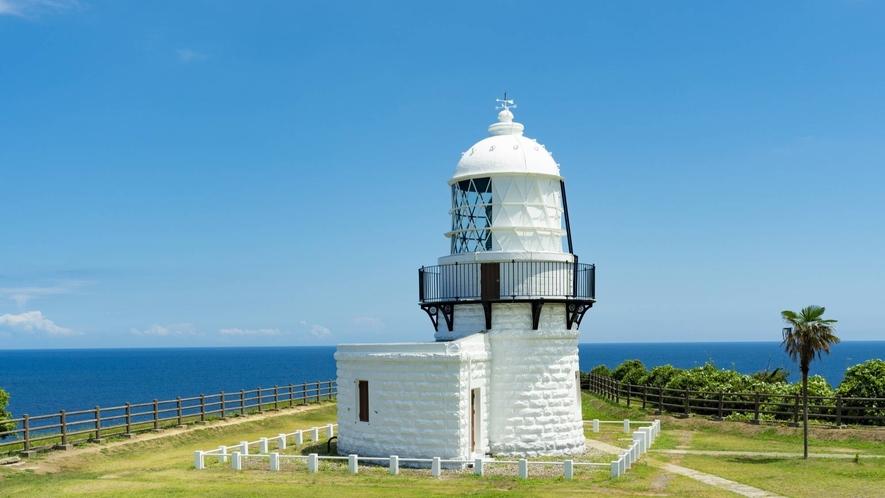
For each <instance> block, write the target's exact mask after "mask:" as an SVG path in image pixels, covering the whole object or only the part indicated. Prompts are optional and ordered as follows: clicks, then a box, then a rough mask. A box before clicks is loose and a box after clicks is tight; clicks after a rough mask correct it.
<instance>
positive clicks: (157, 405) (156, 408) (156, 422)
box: [154, 400, 160, 431]
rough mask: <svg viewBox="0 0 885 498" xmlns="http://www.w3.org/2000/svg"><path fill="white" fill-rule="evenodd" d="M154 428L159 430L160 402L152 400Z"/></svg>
mask: <svg viewBox="0 0 885 498" xmlns="http://www.w3.org/2000/svg"><path fill="white" fill-rule="evenodd" d="M154 430H155V431H158V430H160V403H159V402H158V401H157V400H154Z"/></svg>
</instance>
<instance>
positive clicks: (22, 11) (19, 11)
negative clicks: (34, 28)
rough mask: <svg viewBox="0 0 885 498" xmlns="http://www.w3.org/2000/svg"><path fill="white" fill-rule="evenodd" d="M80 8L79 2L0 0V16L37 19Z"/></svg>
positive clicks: (70, 0) (66, 0)
mask: <svg viewBox="0 0 885 498" xmlns="http://www.w3.org/2000/svg"><path fill="white" fill-rule="evenodd" d="M79 6H80V2H78V1H77V0H0V16H2V15H7V16H16V17H24V18H35V17H39V16H41V15H43V14H48V13H54V12H64V11H68V10H70V9H72V8H74V7H79Z"/></svg>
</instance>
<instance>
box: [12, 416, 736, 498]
mask: <svg viewBox="0 0 885 498" xmlns="http://www.w3.org/2000/svg"><path fill="white" fill-rule="evenodd" d="M335 414H336V407H335V405H332V404H329V405H326V406H321V407H319V408H314V409H313V410H310V411H300V412H294V411H288V412H286V411H284V412H283V413H282V414H280V415H276V416H271V417H268V418H266V419H263V420H254V421H246V422H244V423H242V424H237V425H232V426H226V427H222V426H219V425H217V424H216V425H209V426H205V427H202V428H194V429H191V430H188V431H185V432H182V433H179V434H171V435H167V436H164V437H161V438H156V439H151V440H143V441H138V440H135V441H133V442H129V443H128V444H121V445H116V446H109V447H103V448H101V449H100V451H83V452H81V453H80V454H77V452H78V451H80V450H75V451H74V454H72V455H71V457H67V455H66V458H64V459H61V460H59V459H58V458H57V455H53V456H52V457H50V458H46V457H45V456H44V457H41V458H38V459H37V464H38V465H40V464H48V463H50V462H53V461H54V462H56V463H57V464H58V465H59V466H60V467H59V468H58V469H57V471H56V472H54V473H50V474H38V473H35V472H30V471H22V470H16V469H10V468H0V489H2V493H0V494H2V496H3V497H4V498H6V497H10V498H11V497H25V496H27V497H31V496H87V495H88V496H90V497H94V496H193V495H196V494H202V495H207V496H230V495H241V496H272V495H282V496H288V495H292V494H298V495H305V496H312V497H313V496H316V497H327V496H328V497H336V498H340V497H341V496H350V495H352V494H359V495H360V496H361V497H376V496H378V497H380V496H417V497H422V498H426V497H432V496H463V495H466V496H499V495H507V496H542V497H543V496H551V497H552V496H569V495H574V494H586V495H588V496H604V495H609V494H611V493H616V494H620V495H626V496H630V495H632V494H634V493H638V492H645V491H646V490H649V489H651V490H657V492H662V493H665V494H670V495H675V496H687V495H691V496H696V497H700V498H705V497H711V498H712V497H724V496H727V494H726V493H724V492H722V491H720V490H717V489H715V488H710V487H709V486H705V485H703V484H700V483H697V482H695V481H692V480H690V479H687V478H683V477H674V476H671V475H669V474H666V473H665V472H663V471H661V470H659V469H656V468H653V467H650V466H647V465H643V464H639V465H637V467H636V469H635V470H634V471H631V472H630V473H629V474H628V475H627V476H626V477H624V478H621V479H617V480H612V479H610V478H609V475H608V472H607V471H604V470H603V471H594V470H589V469H578V470H577V472H576V475H577V477H578V478H577V479H575V480H571V481H566V480H564V479H563V478H562V477H551V478H530V479H527V480H524V479H519V478H518V477H516V476H515V474H516V469H515V468H513V469H512V474H509V473H510V468H509V467H507V468H506V469H507V470H506V473H508V474H509V475H497V476H493V475H487V476H484V477H481V478H480V477H476V476H474V475H472V474H470V473H469V472H465V473H445V474H444V475H443V476H442V478H439V479H437V478H433V477H431V476H430V473H429V472H428V471H427V470H410V469H401V474H400V475H398V476H392V475H390V474H389V473H388V471H387V469H386V468H383V467H379V466H368V465H361V468H360V473H359V474H356V475H352V474H349V473H348V472H347V466H346V464H345V463H333V462H323V464H322V470H321V471H320V472H319V473H316V474H311V473H309V472H307V469H306V466H305V465H304V464H303V463H300V462H295V463H292V464H291V465H289V466H287V467H286V466H284V470H283V471H281V472H274V473H272V472H269V471H268V470H267V463H266V462H258V463H254V462H253V463H250V464H248V466H250V467H255V469H254V470H247V471H241V472H237V471H233V470H231V469H230V467H229V465H228V464H217V463H212V462H211V461H212V460H213V459H211V458H207V463H208V464H209V465H208V468H207V469H205V470H202V471H196V470H194V469H193V452H194V451H196V450H208V449H212V448H216V447H218V446H219V445H222V444H226V445H231V444H235V443H237V442H239V441H243V440H249V441H254V440H257V439H258V438H260V437H267V436H273V435H276V434H279V433H282V432H292V431H294V430H296V429H306V428H310V427H313V426H323V425H326V424H328V423H334V421H335ZM324 446H325V444H324V442H321V444H319V445H317V444H316V443H307V444H305V445H302V446H300V447H297V448H287V451H292V452H294V453H301V454H303V453H304V452H307V451H312V450H316V449H318V448H319V447H322V450H325V447H324ZM532 468H534V467H532Z"/></svg>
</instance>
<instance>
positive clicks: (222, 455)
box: [218, 445, 227, 463]
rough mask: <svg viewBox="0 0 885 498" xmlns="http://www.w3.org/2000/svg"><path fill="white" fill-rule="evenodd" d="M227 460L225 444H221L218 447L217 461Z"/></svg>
mask: <svg viewBox="0 0 885 498" xmlns="http://www.w3.org/2000/svg"><path fill="white" fill-rule="evenodd" d="M224 462H227V446H224V445H221V446H219V447H218V463H224Z"/></svg>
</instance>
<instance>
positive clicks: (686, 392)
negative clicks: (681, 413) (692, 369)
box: [685, 387, 691, 417]
mask: <svg viewBox="0 0 885 498" xmlns="http://www.w3.org/2000/svg"><path fill="white" fill-rule="evenodd" d="M689 395H690V393H689V390H688V388H687V387H686V388H685V416H686V417H687V416H689V414H690V413H691V411H690V409H689V406H688V397H689Z"/></svg>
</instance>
